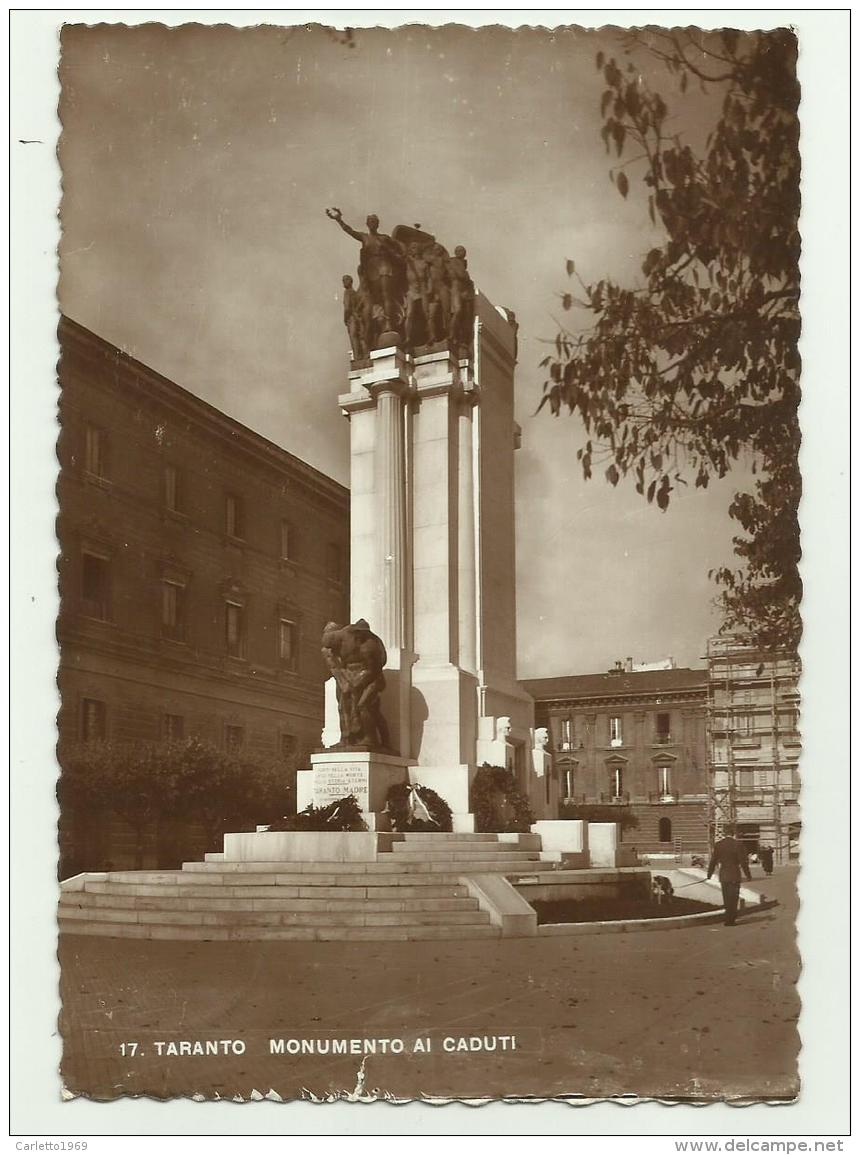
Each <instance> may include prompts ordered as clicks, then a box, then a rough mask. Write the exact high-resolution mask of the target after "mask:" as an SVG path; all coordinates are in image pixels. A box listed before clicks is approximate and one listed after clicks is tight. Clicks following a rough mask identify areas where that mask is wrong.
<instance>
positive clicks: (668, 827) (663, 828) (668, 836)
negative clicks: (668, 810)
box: [657, 818, 672, 842]
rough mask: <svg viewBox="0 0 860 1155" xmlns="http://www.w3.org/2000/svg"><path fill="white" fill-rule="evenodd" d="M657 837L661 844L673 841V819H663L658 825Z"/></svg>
mask: <svg viewBox="0 0 860 1155" xmlns="http://www.w3.org/2000/svg"><path fill="white" fill-rule="evenodd" d="M657 837H658V838H659V839H660V841H661V842H671V841H672V819H671V818H661V819H660V821H659V822H658V823H657Z"/></svg>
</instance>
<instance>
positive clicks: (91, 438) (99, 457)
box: [84, 425, 107, 477]
mask: <svg viewBox="0 0 860 1155" xmlns="http://www.w3.org/2000/svg"><path fill="white" fill-rule="evenodd" d="M106 464H107V438H106V437H105V433H104V430H103V429H97V428H96V426H95V425H88V426H87V431H86V441H85V446H84V468H85V469H86V471H87V473H91V474H92V475H93V477H104V476H105V466H106Z"/></svg>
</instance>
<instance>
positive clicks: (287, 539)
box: [281, 519, 293, 561]
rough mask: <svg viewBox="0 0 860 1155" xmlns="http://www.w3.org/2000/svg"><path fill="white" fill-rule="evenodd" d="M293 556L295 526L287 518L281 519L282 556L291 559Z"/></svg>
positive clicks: (287, 559) (286, 559) (285, 559)
mask: <svg viewBox="0 0 860 1155" xmlns="http://www.w3.org/2000/svg"><path fill="white" fill-rule="evenodd" d="M292 556H293V527H292V525H291V524H290V523H289V522H288V521H287V520H286V519H282V520H281V557H282V558H283V559H284V561H289V560H290V558H291V557H292Z"/></svg>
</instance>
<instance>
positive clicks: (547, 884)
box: [513, 870, 651, 902]
mask: <svg viewBox="0 0 860 1155" xmlns="http://www.w3.org/2000/svg"><path fill="white" fill-rule="evenodd" d="M513 885H514V888H515V889H516V891H517V892H518V893H519V894H521V895H522V897H523V898H524V899H525V900H526V902H561V901H563V900H565V899H581V898H620V897H621V896H622V894H623V895H626V896H630V897H637V898H638V897H647V896H648V895H650V893H651V871H650V870H623V871H622V870H554V871H541V872H539V873H537V874H534V875H531V876H530V877H529V878H520V879H518V880H517V881H516V882H514V884H513Z"/></svg>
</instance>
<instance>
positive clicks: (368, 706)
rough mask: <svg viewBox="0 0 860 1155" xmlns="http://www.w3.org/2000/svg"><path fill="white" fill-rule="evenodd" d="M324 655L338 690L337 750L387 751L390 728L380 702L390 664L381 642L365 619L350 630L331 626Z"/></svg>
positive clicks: (328, 626) (325, 633) (344, 627)
mask: <svg viewBox="0 0 860 1155" xmlns="http://www.w3.org/2000/svg"><path fill="white" fill-rule="evenodd" d="M322 653H323V658H324V659H325V662H326V665H327V666H328V668H329V669H330V670H331V673H332V677H333V678H334V682H335V687H336V689H337V708H338V715H339V717H340V742H339V743H338V744H337V747H335V748H336V749H356V748H358V749H369V750H378V751H386V750H388V749H389V747H390V738H389V734H388V725H387V723H386V721H385V718H384V717H383V716H382V710H381V707H380V702H379V695H380V694H381V692H382V691H383V690H384V689H385V677H384V675H383V673H382V671H383V669H384V667H385V663H386V662H387V661H388V655H387V654H386V652H385V646H384V644H383V642H382V639H381V638H378V637H377V636H376V634H374V633H373V631H372V630H371V628H370V626H369V625H368V624H367V622H366V621H365V620H364V618H359V620H358V621H357V622H354V623H353V624H352V625H348V626H341V625H338V623H337V622H329V623H328V624H327V625H326V627H325V629H324V630H323V636H322Z"/></svg>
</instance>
